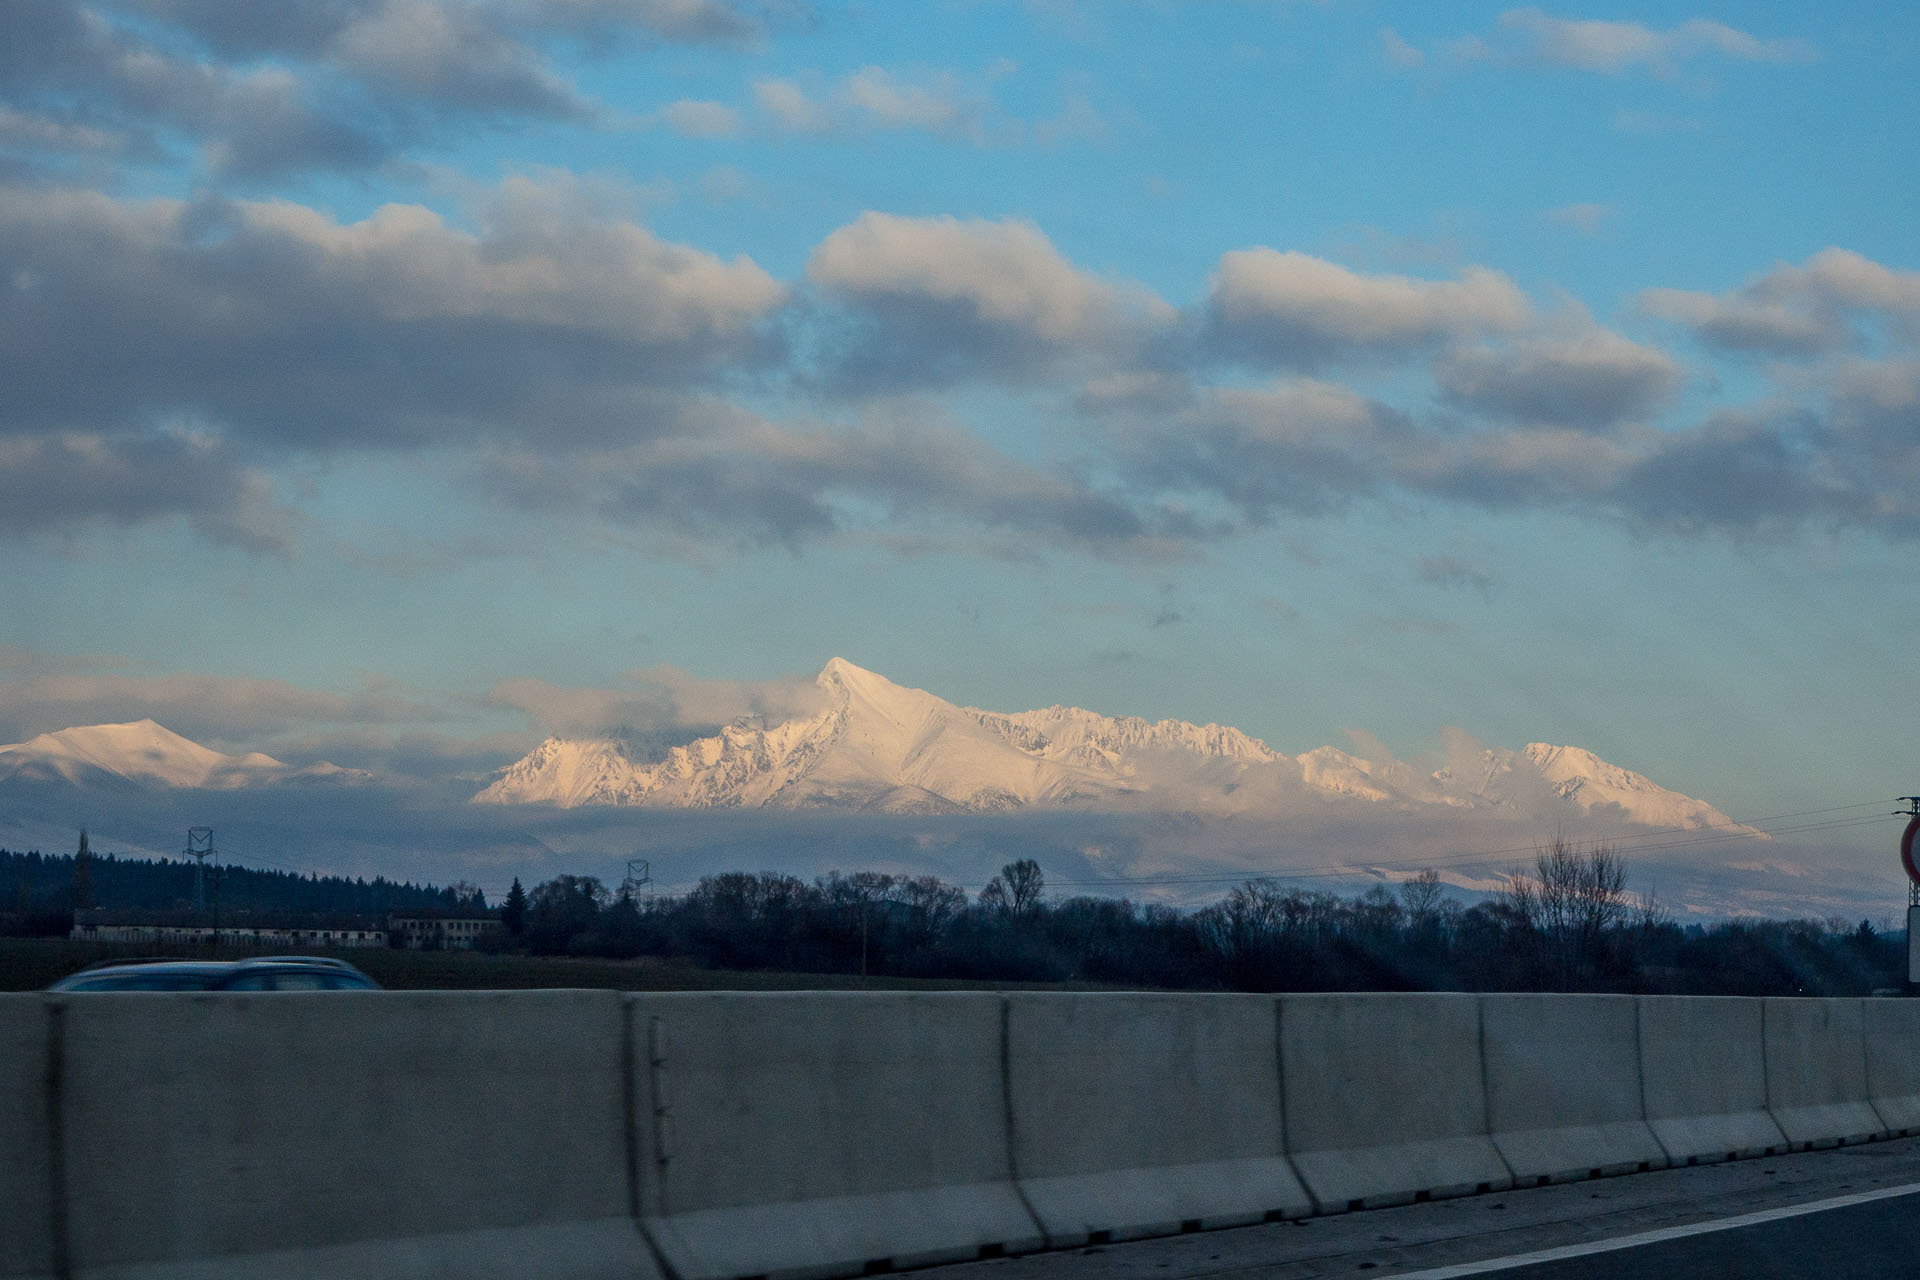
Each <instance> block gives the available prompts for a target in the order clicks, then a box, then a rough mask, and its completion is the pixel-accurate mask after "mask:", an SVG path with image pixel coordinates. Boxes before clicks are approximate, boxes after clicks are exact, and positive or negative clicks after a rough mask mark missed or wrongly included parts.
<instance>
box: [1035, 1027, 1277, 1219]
mask: <svg viewBox="0 0 1920 1280" xmlns="http://www.w3.org/2000/svg"><path fill="white" fill-rule="evenodd" d="M1006 1001H1007V1007H1006V1017H1007V1071H1008V1089H1009V1097H1010V1100H1011V1103H1012V1106H1011V1111H1010V1116H1011V1123H1012V1140H1013V1164H1014V1169H1015V1172H1016V1173H1017V1175H1018V1179H1019V1186H1020V1189H1021V1190H1022V1192H1024V1193H1025V1195H1026V1199H1027V1203H1028V1204H1029V1205H1030V1206H1031V1207H1032V1209H1033V1212H1034V1215H1035V1216H1036V1217H1037V1218H1039V1220H1040V1225H1041V1226H1042V1227H1043V1228H1044V1229H1045V1231H1046V1236H1047V1243H1048V1244H1050V1245H1052V1246H1054V1247H1061V1246H1067V1245H1077V1244H1083V1243H1085V1242H1086V1241H1087V1240H1088V1239H1089V1238H1090V1237H1093V1236H1095V1235H1096V1234H1098V1235H1101V1236H1104V1237H1106V1238H1109V1239H1116V1240H1118V1239H1125V1238H1128V1237H1132V1236H1144V1235H1165V1234H1171V1233H1173V1232H1176V1231H1180V1230H1181V1229H1183V1228H1191V1227H1195V1226H1198V1227H1207V1228H1211V1227H1225V1226H1234V1225H1238V1224H1241V1223H1248V1222H1259V1221H1262V1220H1263V1219H1270V1218H1281V1217H1298V1216H1302V1215H1304V1214H1307V1213H1310V1212H1312V1210H1313V1204H1312V1202H1311V1201H1310V1200H1309V1199H1308V1198H1307V1193H1306V1191H1305V1190H1304V1189H1303V1188H1302V1187H1301V1185H1300V1180H1299V1179H1298V1178H1296V1177H1295V1176H1294V1173H1293V1170H1292V1169H1291V1168H1289V1167H1288V1165H1287V1161H1286V1157H1285V1156H1284V1155H1283V1154H1282V1151H1283V1150H1284V1142H1283V1136H1282V1131H1281V1124H1280V1060H1279V1048H1278V1045H1277V1044H1276V1043H1275V1035H1274V1002H1273V998H1272V997H1270V996H1231V995H1211V996H1179V995H1123V994H1111V995H1108V994H1097V995H1014V996H1009V997H1007V998H1006Z"/></svg>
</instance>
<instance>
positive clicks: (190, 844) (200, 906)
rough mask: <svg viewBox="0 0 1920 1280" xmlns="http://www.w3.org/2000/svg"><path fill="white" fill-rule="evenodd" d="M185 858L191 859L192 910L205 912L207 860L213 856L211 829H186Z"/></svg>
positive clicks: (199, 912)
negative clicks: (192, 864) (192, 865)
mask: <svg viewBox="0 0 1920 1280" xmlns="http://www.w3.org/2000/svg"><path fill="white" fill-rule="evenodd" d="M187 856H188V857H189V858H192V859H193V862H194V867H193V909H194V911H195V912H196V913H197V914H205V912H206V910H207V859H208V858H211V857H212V856H213V828H212V827H188V828H187Z"/></svg>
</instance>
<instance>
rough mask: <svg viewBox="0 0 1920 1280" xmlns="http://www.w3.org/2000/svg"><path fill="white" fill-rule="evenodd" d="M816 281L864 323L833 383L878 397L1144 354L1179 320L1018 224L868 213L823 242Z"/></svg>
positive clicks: (834, 367) (836, 359)
mask: <svg viewBox="0 0 1920 1280" xmlns="http://www.w3.org/2000/svg"><path fill="white" fill-rule="evenodd" d="M807 278H808V280H810V281H811V282H812V283H813V284H814V286H815V287H816V288H817V289H819V290H820V291H821V292H822V293H823V294H825V295H826V296H827V297H828V298H829V299H830V300H832V301H833V302H835V303H838V304H839V305H841V306H842V307H844V308H845V309H846V310H847V312H848V313H849V317H850V321H851V325H852V328H851V331H850V332H849V333H847V334H844V335H842V338H843V342H842V344H841V345H840V346H839V347H838V348H837V350H835V351H834V353H833V354H832V356H831V358H830V363H829V368H828V370H827V377H828V378H829V379H830V380H832V381H836V382H841V383H845V384H851V385H854V386H860V387H866V388H875V387H878V388H889V387H900V386H913V385H939V384H941V383H945V382H952V381H957V380H959V379H962V378H965V377H968V376H973V375H975V374H990V375H993V376H998V377H1004V378H1014V379H1019V378H1028V377H1034V376H1037V375H1040V374H1046V373H1055V372H1058V371H1060V369H1061V367H1062V365H1063V364H1070V363H1073V362H1076V361H1082V360H1086V359H1093V360H1095V361H1102V360H1111V359H1113V358H1114V357H1116V356H1118V355H1120V354H1122V353H1132V352H1136V351H1138V350H1139V349H1140V348H1141V347H1142V345H1143V344H1144V343H1145V342H1147V341H1148V340H1149V339H1150V338H1151V337H1152V336H1153V335H1154V334H1156V333H1157V332H1160V331H1164V330H1165V329H1167V328H1169V327H1170V326H1171V325H1172V324H1173V322H1174V321H1175V318H1176V316H1175V312H1174V310H1173V308H1172V307H1170V306H1169V305H1167V304H1166V303H1165V302H1163V301H1161V300H1160V299H1159V298H1157V297H1155V296H1154V295H1153V294H1151V293H1150V292H1148V291H1147V290H1146V289H1144V288H1141V287H1139V286H1136V285H1131V284H1127V283H1120V282H1114V281H1109V280H1106V279H1103V278H1101V277H1100V276H1097V275H1094V274H1093V273H1091V272H1088V271H1084V270H1082V269H1080V268H1079V267H1076V266H1074V265H1073V264H1072V263H1071V262H1069V261H1067V259H1066V258H1065V257H1063V256H1062V255H1061V254H1060V252H1059V251H1058V250H1057V249H1055V248H1054V246H1053V244H1052V242H1051V241H1049V240H1048V239H1047V237H1046V236H1045V235H1044V234H1042V233H1041V232H1040V230H1039V229H1038V228H1037V227H1034V226H1033V225H1032V224H1030V223H1027V222H1022V221H1017V220H1009V221H1003V222H990V221H986V220H984V219H978V218H974V219H966V220H962V219H958V218H951V217H937V218H903V217H896V216H893V215H891V214H883V213H865V214H862V215H861V216H860V217H859V218H858V219H857V220H855V221H854V222H852V223H850V224H848V225H847V226H844V227H841V228H840V229H839V230H837V231H835V232H833V233H832V234H831V235H829V236H828V237H827V238H826V239H825V240H823V241H822V242H821V243H820V245H819V246H818V247H817V248H816V249H815V250H814V252H813V254H812V256H811V257H810V258H809V259H808V260H807Z"/></svg>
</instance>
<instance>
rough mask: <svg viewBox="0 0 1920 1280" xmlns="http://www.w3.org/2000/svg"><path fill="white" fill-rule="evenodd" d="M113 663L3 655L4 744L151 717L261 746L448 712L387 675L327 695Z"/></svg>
mask: <svg viewBox="0 0 1920 1280" xmlns="http://www.w3.org/2000/svg"><path fill="white" fill-rule="evenodd" d="M29 656H30V655H29ZM104 661H105V662H107V663H111V664H112V665H113V666H115V667H119V668H122V669H120V670H106V671H102V670H99V669H98V668H99V666H101V665H102V662H100V661H96V662H93V663H89V664H88V665H87V667H86V668H84V669H78V670H73V669H67V670H45V669H41V668H44V667H45V666H47V665H48V664H46V663H44V662H28V663H21V662H17V661H0V742H20V741H24V740H26V739H27V738H31V737H33V736H35V735H36V734H41V733H49V732H53V731H56V730H59V729H65V728H68V727H71V726H73V725H85V724H102V723H118V722H121V721H127V720H137V719H141V718H145V717H151V718H152V719H154V720H157V721H159V722H160V723H161V724H163V725H165V726H166V727H167V728H169V729H172V730H173V731H174V732H175V733H181V734H185V735H186V736H187V737H189V738H192V739H194V740H195V741H197V742H202V743H205V744H207V745H211V746H217V747H219V748H221V749H223V750H231V749H239V750H245V751H252V750H259V749H261V746H260V744H261V743H262V741H263V740H265V739H270V738H272V737H274V736H276V735H281V734H286V733H291V732H296V731H298V732H305V731H309V730H311V729H312V728H313V727H314V726H316V725H361V726H366V725H390V724H403V723H416V722H420V721H428V720H434V719H438V718H441V717H442V716H443V715H444V713H445V711H444V708H442V707H440V706H438V705H437V704H436V703H434V702H433V701H432V700H431V699H428V698H426V697H423V696H421V695H419V694H417V693H412V692H409V691H406V690H402V689H398V688H396V687H394V686H392V685H389V684H386V683H384V682H381V681H368V682H367V683H366V684H364V685H363V686H362V687H361V688H359V689H356V690H354V691H353V692H351V693H345V694H341V693H326V692H318V691H315V690H311V689H302V688H300V687H299V686H297V685H293V684H289V683H287V682H286V681H284V680H257V679H247V678H243V677H233V676H212V675H202V674H199V673H195V672H175V673H171V674H167V675H147V674H140V673H131V672H128V671H126V670H124V667H125V666H126V665H127V664H125V663H121V662H118V661H117V660H113V659H107V660H104Z"/></svg>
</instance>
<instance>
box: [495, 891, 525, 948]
mask: <svg viewBox="0 0 1920 1280" xmlns="http://www.w3.org/2000/svg"><path fill="white" fill-rule="evenodd" d="M500 925H501V927H502V928H504V929H505V930H506V931H507V934H508V936H510V937H515V938H517V937H519V936H520V933H521V931H522V930H523V929H525V928H526V927H527V891H526V890H525V889H522V888H521V887H520V877H519V876H515V877H514V878H513V887H512V888H511V889H508V890H507V901H506V905H505V906H503V907H501V908H500Z"/></svg>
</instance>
